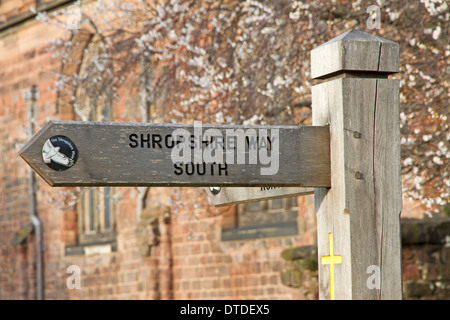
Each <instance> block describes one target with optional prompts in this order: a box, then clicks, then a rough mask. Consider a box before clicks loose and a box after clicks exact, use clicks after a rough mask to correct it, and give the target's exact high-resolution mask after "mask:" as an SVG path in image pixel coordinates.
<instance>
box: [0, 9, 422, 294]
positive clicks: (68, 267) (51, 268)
mask: <svg viewBox="0 0 450 320" xmlns="http://www.w3.org/2000/svg"><path fill="white" fill-rule="evenodd" d="M70 4H71V1H61V0H47V1H42V0H41V1H39V0H36V1H35V0H28V1H26V0H23V1H12V0H3V1H0V153H1V155H2V157H1V158H0V159H1V160H0V299H35V298H36V294H37V292H36V284H37V280H36V279H37V276H38V274H39V272H37V270H36V256H37V254H36V241H37V238H36V237H37V233H36V228H35V227H33V225H32V224H31V218H30V211H31V210H32V209H31V208H32V202H33V195H34V197H35V199H36V202H35V203H36V212H37V215H38V217H39V219H40V221H41V222H42V226H43V287H44V298H45V299H288V300H289V299H317V293H316V292H314V290H313V291H309V292H305V291H302V290H298V288H292V287H289V286H287V285H285V284H284V283H283V282H282V279H281V276H280V274H281V273H282V272H283V270H284V268H285V267H286V261H285V260H284V259H283V257H282V255H281V253H282V252H283V251H284V250H286V249H288V248H290V247H298V246H307V245H314V244H315V217H314V211H313V204H312V196H307V197H299V198H298V199H296V200H297V201H295V200H273V201H266V202H261V203H256V204H253V205H246V206H237V207H225V208H214V207H212V206H210V204H209V202H208V199H207V196H206V193H205V192H204V190H202V189H201V188H170V189H168V188H125V187H124V188H57V189H56V188H55V189H52V188H50V187H49V186H48V185H47V184H46V183H45V182H44V181H43V180H42V179H40V178H39V177H37V178H36V181H37V182H36V184H37V188H36V190H35V191H33V190H34V189H33V185H32V180H31V179H30V174H29V168H28V166H27V165H26V164H25V162H24V161H23V160H22V159H21V158H20V157H19V156H18V151H19V149H20V148H21V146H22V145H23V144H24V143H26V142H27V141H28V139H29V138H30V134H31V132H30V128H32V127H34V128H35V130H34V131H37V130H39V129H40V128H42V127H43V126H44V125H45V124H46V122H47V121H48V120H50V119H54V120H80V118H79V115H77V114H76V113H75V111H74V107H73V100H72V97H71V95H70V94H69V93H68V92H65V91H64V90H62V91H59V92H56V91H55V90H54V89H53V88H54V86H55V82H56V81H57V76H56V74H57V73H59V72H66V73H74V72H79V71H80V70H82V68H83V61H82V60H83V54H84V53H85V51H84V49H86V48H87V47H88V43H89V42H88V41H86V43H85V44H86V46H85V47H82V48H71V49H72V50H73V52H74V55H73V61H78V63H72V64H70V63H69V64H67V63H66V64H65V63H63V61H61V59H60V58H55V57H52V53H51V52H48V50H47V47H48V46H47V44H46V43H47V41H49V40H53V39H55V38H58V37H59V36H60V35H61V34H60V33H61V30H59V29H56V28H53V27H50V26H48V25H45V24H42V23H40V22H38V21H36V19H35V13H34V12H35V11H40V10H47V9H51V8H53V7H55V8H57V7H59V6H67V5H70ZM30 8H34V9H35V10H34V11H30ZM80 36H81V37H82V36H83V34H81V35H80ZM33 86H35V87H36V88H37V92H38V93H39V94H38V97H34V98H35V99H32V98H31V99H30V97H27V96H26V90H29V89H31V88H33ZM78 94H80V95H82V92H81V93H80V92H79V93H78ZM139 99H140V97H139V94H138V89H136V86H135V84H134V83H129V84H127V83H125V85H124V86H123V87H122V88H121V91H120V94H119V99H118V100H117V101H115V102H114V103H113V104H108V103H106V102H105V101H102V102H101V103H99V105H100V108H99V109H95V112H94V113H93V114H92V115H91V116H90V118H89V119H88V120H96V121H102V120H107V121H142V120H143V119H142V118H143V117H142V113H141V110H140V109H139V108H138V107H137V105H138V104H139ZM97 103H98V101H97ZM33 108H34V114H35V116H33V114H32V113H30V110H33ZM81 120H83V119H81ZM418 211H420V209H418V208H411V209H410V208H409V207H406V206H405V211H404V214H403V215H404V216H408V215H414V212H418ZM268 212H269V213H271V215H268V214H269V213H268ZM263 213H266V214H265V215H264V214H263ZM287 225H288V226H289V228H287V227H286V226H287ZM262 229H266V230H269V231H268V232H267V233H261V232H260V231H258V230H262ZM78 275H79V277H78V278H77V276H78ZM312 281H314V279H312ZM312 287H314V286H312Z"/></svg>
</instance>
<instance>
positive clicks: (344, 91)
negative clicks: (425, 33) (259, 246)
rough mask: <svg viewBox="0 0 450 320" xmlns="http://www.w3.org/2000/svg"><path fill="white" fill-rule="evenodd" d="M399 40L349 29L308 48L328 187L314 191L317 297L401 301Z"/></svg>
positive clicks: (315, 114) (313, 106) (313, 96)
mask: <svg viewBox="0 0 450 320" xmlns="http://www.w3.org/2000/svg"><path fill="white" fill-rule="evenodd" d="M398 68H399V50H398V44H397V43H395V42H392V41H389V40H385V39H382V38H380V37H377V36H373V35H370V34H367V33H364V32H361V31H356V30H351V31H349V32H346V33H345V34H342V35H341V36H339V37H337V38H335V39H333V40H331V41H329V42H327V43H325V44H323V45H321V46H319V47H318V48H316V49H314V50H313V51H312V52H311V73H312V78H313V79H321V80H323V81H322V82H321V83H319V84H317V85H315V86H313V88H312V108H313V125H326V124H328V125H329V126H330V157H331V188H316V189H315V191H314V202H315V210H316V213H317V228H318V230H317V237H318V258H319V260H318V261H319V298H320V299H402V274H401V238H400V213H401V209H402V196H401V171H400V126H399V84H398V81H397V80H393V79H388V75H389V74H393V73H396V72H398Z"/></svg>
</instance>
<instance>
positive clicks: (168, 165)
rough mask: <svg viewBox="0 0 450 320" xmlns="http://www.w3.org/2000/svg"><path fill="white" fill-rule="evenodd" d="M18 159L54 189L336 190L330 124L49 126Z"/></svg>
mask: <svg viewBox="0 0 450 320" xmlns="http://www.w3.org/2000/svg"><path fill="white" fill-rule="evenodd" d="M197 138H198V139H197ZM184 142H186V143H184ZM179 146H183V147H184V148H181V149H180V150H179V151H177V150H176V147H179ZM208 148H209V149H208ZM271 148H274V149H273V150H271ZM275 148H276V149H277V150H275ZM19 154H20V155H21V157H22V158H23V159H24V160H25V161H26V162H28V164H29V165H30V166H31V167H32V168H33V169H34V170H35V171H36V172H37V173H38V174H39V175H40V176H41V177H42V178H43V179H44V180H45V181H47V183H48V184H50V185H51V186H166V187H170V186H191V187H193V186H197V187H203V186H222V187H223V186H230V185H231V186H245V187H249V186H264V187H267V186H271V187H277V186H303V187H313V186H322V187H328V186H330V161H329V159H330V156H329V129H328V128H327V127H326V126H319V127H296V126H258V127H249V126H220V125H202V126H200V125H197V126H195V125H182V124H176V125H175V124H153V123H152V124H143V123H108V122H76V121H50V122H49V123H48V124H47V125H46V126H45V127H44V128H42V129H41V131H40V132H39V133H37V134H36V135H35V136H34V137H33V139H31V140H30V141H29V142H28V143H27V144H26V145H25V146H24V147H23V149H22V150H21V151H20V153H19ZM174 155H175V156H178V158H182V157H184V156H187V159H180V160H177V159H175V160H174V159H173V156H174ZM215 155H219V157H217V158H215V159H211V158H212V157H214V156H215ZM197 156H198V157H197ZM196 157H197V158H198V159H196ZM196 160H197V161H196ZM213 160H215V161H213ZM175 161H176V162H175ZM302 168H303V169H302ZM264 169H268V170H269V169H270V170H272V171H273V172H270V171H269V172H268V174H263V173H264V171H263V170H264Z"/></svg>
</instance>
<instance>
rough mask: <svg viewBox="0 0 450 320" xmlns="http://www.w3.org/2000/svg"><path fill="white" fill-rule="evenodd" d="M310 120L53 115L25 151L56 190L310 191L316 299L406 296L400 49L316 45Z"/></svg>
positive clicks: (336, 42)
mask: <svg viewBox="0 0 450 320" xmlns="http://www.w3.org/2000/svg"><path fill="white" fill-rule="evenodd" d="M311 62H312V63H311V71H312V77H313V78H314V79H319V80H323V81H322V83H319V84H317V85H315V86H313V88H312V98H313V101H312V108H313V125H314V126H312V127H294V126H219V125H204V126H199V125H198V124H194V125H174V124H142V123H139V124H137V123H104V122H101V123H99V122H97V123H96V122H63V121H51V122H49V123H48V124H47V125H46V126H45V127H44V128H43V129H42V130H41V131H40V132H39V133H38V134H36V135H35V136H34V137H33V138H32V139H31V140H30V141H29V142H28V143H27V144H26V145H25V146H24V148H23V149H22V150H21V151H20V155H21V156H22V157H23V158H24V159H25V161H26V162H27V163H28V164H29V165H30V166H31V167H32V168H33V169H34V170H35V171H36V172H37V173H39V175H40V176H41V177H42V178H43V179H44V180H45V181H47V182H48V183H49V184H50V185H51V186H195V187H205V188H206V191H207V193H208V195H209V197H210V198H211V199H212V202H213V204H215V205H218V206H219V205H229V204H235V203H242V202H247V201H256V200H262V199H268V198H278V197H285V196H295V195H302V194H310V193H312V190H313V188H314V201H315V210H316V214H317V237H318V255H319V256H318V261H319V297H320V299H401V298H402V274H401V243H400V212H401V209H402V197H401V176H400V131H399V97H398V96H399V87H398V81H396V80H391V79H387V77H388V75H389V74H393V73H396V72H398V69H399V66H398V63H399V52H398V45H397V44H396V43H394V42H392V41H388V40H385V39H382V38H379V37H376V36H372V35H370V34H367V33H363V32H360V31H356V30H351V31H349V32H346V33H345V34H343V35H341V36H339V37H337V38H335V39H333V40H331V41H329V42H327V43H325V44H323V45H321V46H320V47H318V48H316V49H314V50H313V51H312V52H311Z"/></svg>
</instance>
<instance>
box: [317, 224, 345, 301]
mask: <svg viewBox="0 0 450 320" xmlns="http://www.w3.org/2000/svg"><path fill="white" fill-rule="evenodd" d="M328 254H329V256H323V257H321V258H320V263H321V264H329V265H330V300H334V265H335V264H338V263H342V259H341V256H340V255H334V253H333V234H332V233H329V234H328Z"/></svg>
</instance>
